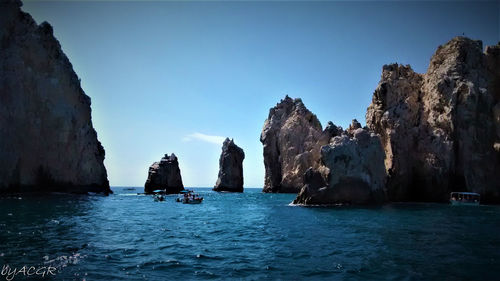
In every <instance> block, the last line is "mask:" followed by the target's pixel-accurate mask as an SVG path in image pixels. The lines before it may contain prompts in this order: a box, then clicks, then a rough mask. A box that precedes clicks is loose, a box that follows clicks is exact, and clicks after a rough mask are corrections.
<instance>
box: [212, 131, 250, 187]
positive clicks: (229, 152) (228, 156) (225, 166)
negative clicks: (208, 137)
mask: <svg viewBox="0 0 500 281" xmlns="http://www.w3.org/2000/svg"><path fill="white" fill-rule="evenodd" d="M243 159H245V153H244V152H243V149H241V148H240V147H238V146H237V145H236V144H235V143H234V141H233V140H232V139H231V140H230V139H229V138H226V140H225V141H224V143H223V145H222V153H221V155H220V159H219V176H218V178H217V182H216V184H215V187H214V189H213V190H214V191H231V192H243Z"/></svg>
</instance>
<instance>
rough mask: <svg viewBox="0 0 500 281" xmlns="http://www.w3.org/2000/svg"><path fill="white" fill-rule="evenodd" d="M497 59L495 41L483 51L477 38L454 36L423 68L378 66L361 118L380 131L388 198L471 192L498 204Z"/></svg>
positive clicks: (444, 197) (429, 198) (433, 197)
mask: <svg viewBox="0 0 500 281" xmlns="http://www.w3.org/2000/svg"><path fill="white" fill-rule="evenodd" d="M499 57H500V56H499V46H494V47H488V48H487V49H486V52H485V53H483V52H482V43H481V41H473V40H470V39H468V38H464V37H456V38H454V39H452V40H451V41H450V42H448V43H447V44H445V45H443V46H439V48H438V49H437V51H436V52H435V54H434V55H433V57H432V58H431V62H430V65H429V68H428V70H427V72H426V73H425V74H418V73H415V72H414V71H413V70H412V69H411V68H410V66H402V65H397V64H393V65H386V66H384V67H383V71H382V78H381V81H380V83H379V85H378V87H377V89H376V90H375V92H374V94H373V100H372V103H371V105H370V106H369V107H368V110H367V113H366V120H367V126H368V127H369V129H371V130H373V131H374V132H376V133H377V134H379V135H380V136H381V140H382V144H383V147H384V150H385V155H386V156H385V166H386V169H387V174H388V182H387V191H388V195H389V198H390V199H391V200H393V201H445V200H447V199H448V196H449V192H450V191H472V192H478V193H481V195H483V197H482V200H483V202H497V203H498V202H500V177H499V176H498V175H499V174H500V155H499V152H498V151H499V149H498V146H499V143H500V142H499V140H500V131H499V128H500V126H499V124H500V121H499V119H500V117H499V116H500V112H499V111H500V105H499V93H500V92H499V85H500V84H499V77H500V75H499V72H500V70H499V69H500V63H499ZM495 149H496V150H495Z"/></svg>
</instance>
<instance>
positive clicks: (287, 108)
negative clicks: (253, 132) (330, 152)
mask: <svg viewBox="0 0 500 281" xmlns="http://www.w3.org/2000/svg"><path fill="white" fill-rule="evenodd" d="M339 130H340V131H341V128H340V129H339V128H338V127H336V126H335V125H333V123H331V124H330V123H329V126H327V128H326V129H325V131H322V127H321V123H320V122H319V120H318V118H317V117H316V115H314V114H313V113H311V112H310V111H309V110H308V109H307V108H306V107H305V106H304V104H303V103H302V100H301V99H292V98H290V97H288V96H286V97H285V98H284V99H283V100H281V102H280V103H278V104H277V105H276V106H275V107H273V108H271V109H270V110H269V116H268V118H267V119H266V121H265V123H264V128H263V130H262V133H261V136H260V141H261V142H262V144H263V145H264V166H265V171H266V175H265V182H264V189H263V191H264V192H283V193H297V192H299V191H300V189H301V188H302V186H303V175H304V173H305V171H306V170H307V169H309V168H310V167H313V168H315V167H317V166H318V165H319V157H320V152H319V149H320V147H321V146H322V145H324V144H327V143H328V141H329V140H330V138H331V137H333V136H335V134H337V133H338V131H339Z"/></svg>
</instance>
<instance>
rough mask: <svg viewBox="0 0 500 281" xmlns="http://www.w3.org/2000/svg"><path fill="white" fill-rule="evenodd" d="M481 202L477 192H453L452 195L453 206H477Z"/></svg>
mask: <svg viewBox="0 0 500 281" xmlns="http://www.w3.org/2000/svg"><path fill="white" fill-rule="evenodd" d="M480 200H481V195H480V194H479V193H475V192H452V193H451V194H450V203H451V205H469V206H477V205H479V201H480Z"/></svg>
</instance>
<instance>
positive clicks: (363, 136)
mask: <svg viewBox="0 0 500 281" xmlns="http://www.w3.org/2000/svg"><path fill="white" fill-rule="evenodd" d="M352 135H353V136H352V137H349V136H348V135H347V134H344V135H342V136H337V137H335V138H333V139H332V142H331V143H330V144H328V145H325V146H323V147H322V148H321V162H322V164H323V165H322V166H319V167H318V168H317V169H313V168H310V169H309V170H307V172H306V173H305V175H304V183H305V185H304V187H303V188H302V189H301V191H300V193H299V194H298V196H297V198H296V199H295V200H294V202H293V203H294V204H304V205H332V204H381V203H383V202H385V201H386V200H387V197H386V193H385V180H386V173H385V168H384V151H383V149H382V145H381V142H380V139H379V137H378V136H377V135H375V134H373V133H372V134H370V133H369V132H368V131H367V130H364V129H361V128H358V129H356V130H354V131H353V132H352Z"/></svg>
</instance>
